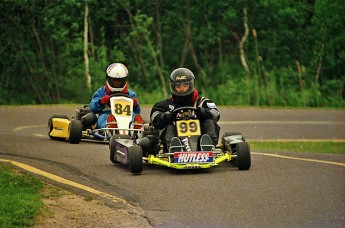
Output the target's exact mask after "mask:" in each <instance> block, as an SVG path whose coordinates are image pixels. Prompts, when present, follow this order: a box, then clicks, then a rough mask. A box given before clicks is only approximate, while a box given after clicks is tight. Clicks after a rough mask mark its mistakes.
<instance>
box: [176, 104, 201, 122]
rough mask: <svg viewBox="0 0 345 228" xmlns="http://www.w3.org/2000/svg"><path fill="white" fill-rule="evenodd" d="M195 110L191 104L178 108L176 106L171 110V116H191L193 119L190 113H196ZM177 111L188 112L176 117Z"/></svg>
mask: <svg viewBox="0 0 345 228" xmlns="http://www.w3.org/2000/svg"><path fill="white" fill-rule="evenodd" d="M196 110H197V108H194V107H191V106H183V107H180V108H176V109H174V110H172V114H173V116H174V117H175V119H176V120H177V119H190V118H193V119H195V117H193V116H191V115H190V114H191V113H193V112H194V114H195V113H196ZM179 113H189V115H188V116H183V115H182V116H181V117H177V115H178V114H179Z"/></svg>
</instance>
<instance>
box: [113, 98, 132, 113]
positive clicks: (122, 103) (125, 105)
mask: <svg viewBox="0 0 345 228" xmlns="http://www.w3.org/2000/svg"><path fill="white" fill-rule="evenodd" d="M113 104H114V112H115V114H116V115H117V116H132V104H131V102H130V101H128V100H120V99H117V100H114V103H113Z"/></svg>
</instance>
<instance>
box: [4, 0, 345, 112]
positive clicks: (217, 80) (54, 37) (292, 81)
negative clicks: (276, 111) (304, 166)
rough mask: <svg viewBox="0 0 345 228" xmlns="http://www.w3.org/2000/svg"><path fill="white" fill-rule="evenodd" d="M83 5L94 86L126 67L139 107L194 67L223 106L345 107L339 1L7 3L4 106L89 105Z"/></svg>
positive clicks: (344, 41) (344, 24)
mask: <svg viewBox="0 0 345 228" xmlns="http://www.w3.org/2000/svg"><path fill="white" fill-rule="evenodd" d="M86 4H87V5H88V9H89V17H88V28H89V29H88V32H89V33H88V49H87V53H88V56H89V72H90V75H91V77H92V81H91V83H92V89H93V90H96V89H97V88H98V87H100V86H102V85H104V79H105V69H106V68H107V66H108V65H109V64H110V63H112V62H123V63H124V64H126V65H127V67H128V69H129V80H130V85H131V87H133V88H135V89H136V92H137V93H138V97H139V99H140V100H141V103H147V104H153V103H155V102H156V101H157V100H156V99H159V98H161V97H164V96H166V95H165V93H164V90H167V89H168V75H169V74H170V72H171V71H172V70H173V69H175V68H177V67H188V68H190V69H191V70H192V71H193V72H194V73H195V75H196V84H197V87H198V89H199V90H202V92H203V95H205V96H209V97H211V99H213V100H214V101H215V102H216V103H219V104H223V105H253V106H263V105H264V106H273V105H274V106H286V105H289V106H306V107H310V106H311V107H314V106H331V107H344V106H345V105H344V98H345V89H344V86H345V83H344V81H345V74H344V72H345V67H344V64H343V63H344V62H345V34H344V32H343V31H344V30H345V19H344V17H342V12H344V10H345V2H344V1H341V0H334V1H330V0H315V1H293V0H258V1H240V0H235V1H211V0H203V1H195V0H187V1H184V0H178V1H172V2H171V1H162V0H155V1H151V2H147V1H144V0H131V1H126V0H119V1H111V0H105V1H97V0H87V1H79V0H54V1H49V0H32V1H27V0H3V1H0V10H1V12H2V14H1V15H0V29H1V31H2V32H1V34H0V105H1V104H40V103H71V102H78V103H86V102H89V100H90V97H91V95H92V94H89V92H88V90H87V87H86V76H85V64H84V57H83V55H84V53H83V52H84V49H83V48H84V47H83V42H84V37H83V33H84V13H85V7H86ZM244 9H246V10H247V18H246V19H247V21H248V24H247V25H248V29H249V31H250V33H249V36H248V37H247V39H246V41H245V42H244V46H243V48H244V49H243V51H244V57H245V59H246V61H247V64H248V66H249V71H248V72H247V71H246V70H245V69H244V67H243V66H242V64H243V63H242V62H241V60H240V51H239V42H240V41H241V39H243V38H244V34H245V24H244V21H245V20H244V19H245V18H244V16H245V15H244V13H243V12H244Z"/></svg>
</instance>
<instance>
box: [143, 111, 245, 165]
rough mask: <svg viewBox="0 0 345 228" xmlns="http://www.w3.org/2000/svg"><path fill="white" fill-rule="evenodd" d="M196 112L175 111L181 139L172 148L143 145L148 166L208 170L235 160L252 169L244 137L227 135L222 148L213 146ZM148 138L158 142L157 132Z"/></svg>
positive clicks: (232, 134)
mask: <svg viewBox="0 0 345 228" xmlns="http://www.w3.org/2000/svg"><path fill="white" fill-rule="evenodd" d="M196 110H197V109H196V108H194V107H181V108H177V109H175V110H173V111H172V113H173V116H174V118H175V121H174V123H175V127H176V132H177V137H174V138H173V139H172V140H171V146H170V148H169V149H167V148H164V147H163V146H162V145H160V146H159V148H160V149H158V150H157V147H154V148H148V147H147V146H146V145H149V143H148V144H146V143H142V142H141V143H140V145H141V146H142V147H143V150H144V153H145V154H147V156H146V157H143V160H144V161H145V162H146V163H148V164H155V165H162V166H166V167H170V168H174V169H204V168H210V167H213V166H217V165H218V164H219V163H221V162H224V161H228V162H230V161H231V162H236V165H237V167H238V169H240V170H248V169H249V168H250V166H251V156H250V147H249V144H248V143H247V142H246V141H245V138H244V136H243V135H242V134H241V133H239V132H227V133H225V134H224V135H223V136H222V139H221V145H220V146H216V147H215V146H213V145H212V141H211V138H210V137H209V136H208V135H205V134H204V135H201V128H200V121H199V120H198V119H197V116H196ZM148 137H149V138H151V141H154V140H156V141H158V138H157V137H158V135H157V131H155V130H154V129H153V128H152V127H151V134H150V133H148V134H147V136H146V138H148ZM152 139H153V140H152ZM142 140H144V138H143V139H142ZM150 150H151V151H150Z"/></svg>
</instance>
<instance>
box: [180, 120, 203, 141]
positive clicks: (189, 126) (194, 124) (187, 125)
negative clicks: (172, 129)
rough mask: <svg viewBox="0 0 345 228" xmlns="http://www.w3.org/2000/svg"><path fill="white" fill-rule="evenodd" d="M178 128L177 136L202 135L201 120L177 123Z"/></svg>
mask: <svg viewBox="0 0 345 228" xmlns="http://www.w3.org/2000/svg"><path fill="white" fill-rule="evenodd" d="M176 126H177V135H178V136H180V137H183V136H192V135H201V132H200V122H199V120H179V121H177V122H176Z"/></svg>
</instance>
